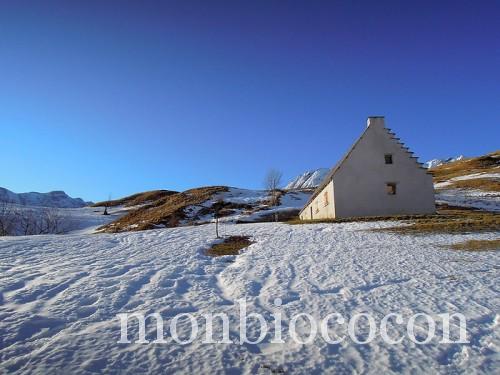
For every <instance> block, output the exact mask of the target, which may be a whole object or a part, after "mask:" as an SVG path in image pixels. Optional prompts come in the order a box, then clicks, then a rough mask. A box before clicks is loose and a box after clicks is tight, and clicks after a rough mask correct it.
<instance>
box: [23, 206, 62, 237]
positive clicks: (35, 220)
mask: <svg viewBox="0 0 500 375" xmlns="http://www.w3.org/2000/svg"><path fill="white" fill-rule="evenodd" d="M16 216H17V222H18V227H19V230H20V233H21V234H23V235H25V236H30V235H37V234H62V233H65V232H66V230H67V226H65V225H64V224H65V223H64V218H63V216H62V215H61V214H60V212H59V211H58V209H57V208H51V207H45V208H40V209H36V210H34V209H29V208H27V209H23V210H19V211H18V212H17V213H16Z"/></svg>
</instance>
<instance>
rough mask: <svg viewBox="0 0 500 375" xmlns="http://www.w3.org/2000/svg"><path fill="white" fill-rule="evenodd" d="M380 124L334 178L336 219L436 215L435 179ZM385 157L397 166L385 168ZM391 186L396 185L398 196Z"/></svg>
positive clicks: (352, 153)
mask: <svg viewBox="0 0 500 375" xmlns="http://www.w3.org/2000/svg"><path fill="white" fill-rule="evenodd" d="M376 120H377V121H372V123H371V124H370V126H369V127H368V129H367V131H366V132H365V133H364V135H363V137H362V138H361V139H360V141H359V142H358V144H357V145H356V147H355V148H354V149H353V150H352V152H351V154H350V155H349V157H348V158H347V159H346V160H345V162H344V163H343V164H342V166H341V167H340V169H339V170H338V171H337V173H336V174H335V176H334V178H333V182H334V185H335V204H336V210H335V213H336V217H339V218H341V217H353V216H386V215H399V214H430V213H434V212H435V209H436V207H435V203H434V185H433V181H432V176H431V175H429V174H428V173H427V171H426V170H425V169H423V168H421V167H420V166H419V165H418V164H417V161H416V160H415V159H411V155H410V154H408V153H407V152H406V151H405V150H404V149H403V148H402V146H400V145H399V144H398V143H397V141H396V140H394V139H391V135H390V134H389V133H388V130H387V129H385V128H384V122H383V119H380V120H381V121H380V120H379V119H376ZM385 154H392V158H393V164H385V158H384V156H385ZM387 183H395V184H396V194H395V195H389V194H387V190H386V184H387Z"/></svg>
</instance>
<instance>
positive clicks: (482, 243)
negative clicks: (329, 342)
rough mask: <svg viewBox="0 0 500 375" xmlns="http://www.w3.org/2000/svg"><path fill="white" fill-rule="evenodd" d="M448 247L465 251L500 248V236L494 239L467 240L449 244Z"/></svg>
mask: <svg viewBox="0 0 500 375" xmlns="http://www.w3.org/2000/svg"><path fill="white" fill-rule="evenodd" d="M447 247H448V246H447ZM449 248H451V249H453V250H467V251H488V250H500V238H497V239H495V240H469V241H465V242H460V243H456V244H453V245H450V246H449Z"/></svg>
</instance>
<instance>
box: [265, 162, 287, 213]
mask: <svg viewBox="0 0 500 375" xmlns="http://www.w3.org/2000/svg"><path fill="white" fill-rule="evenodd" d="M282 177H283V173H281V171H278V170H277V169H270V170H269V171H268V172H267V174H266V178H265V180H264V186H265V188H266V190H267V191H268V192H269V198H270V203H271V205H273V206H275V205H277V204H278V203H279V190H278V189H279V187H280V185H281V178H282Z"/></svg>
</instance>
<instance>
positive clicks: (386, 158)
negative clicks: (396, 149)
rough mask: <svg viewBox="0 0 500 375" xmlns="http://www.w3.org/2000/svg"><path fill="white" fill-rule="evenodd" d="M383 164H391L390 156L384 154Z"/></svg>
mask: <svg viewBox="0 0 500 375" xmlns="http://www.w3.org/2000/svg"><path fill="white" fill-rule="evenodd" d="M384 157H385V164H392V154H385V155H384Z"/></svg>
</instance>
